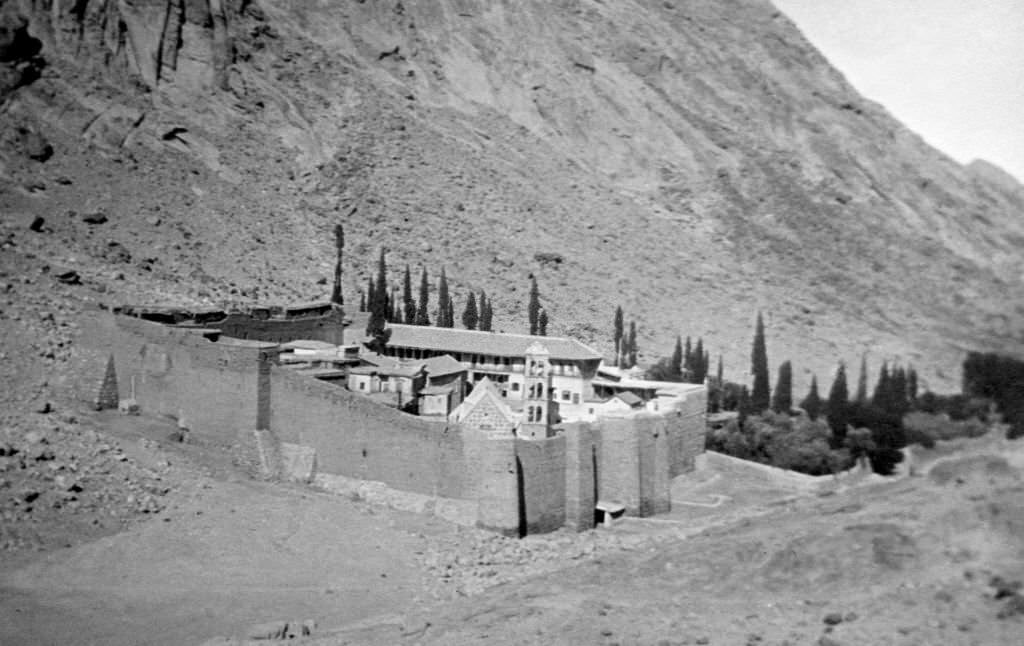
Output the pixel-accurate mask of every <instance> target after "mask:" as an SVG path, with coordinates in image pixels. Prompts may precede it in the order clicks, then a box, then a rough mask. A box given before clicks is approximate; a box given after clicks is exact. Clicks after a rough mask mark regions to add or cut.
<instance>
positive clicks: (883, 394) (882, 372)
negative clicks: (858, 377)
mask: <svg viewBox="0 0 1024 646" xmlns="http://www.w3.org/2000/svg"><path fill="white" fill-rule="evenodd" d="M891 391H892V385H891V384H890V380H889V364H888V363H887V362H885V361H883V362H882V367H881V369H879V371H878V381H877V382H875V392H874V394H873V395H872V396H871V403H872V404H873V405H874V406H875V407H876V408H880V409H882V410H891V409H892V400H891V398H890V396H889V395H890V392H891Z"/></svg>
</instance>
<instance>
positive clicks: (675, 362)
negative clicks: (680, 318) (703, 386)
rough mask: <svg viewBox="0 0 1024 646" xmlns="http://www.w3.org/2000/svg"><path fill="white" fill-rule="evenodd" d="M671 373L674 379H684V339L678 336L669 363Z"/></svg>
mask: <svg viewBox="0 0 1024 646" xmlns="http://www.w3.org/2000/svg"><path fill="white" fill-rule="evenodd" d="M669 369H670V370H671V373H670V374H671V375H672V377H673V378H674V379H677V380H679V381H682V380H683V339H682V337H680V336H677V337H676V347H675V348H673V350H672V362H671V363H670V364H669Z"/></svg>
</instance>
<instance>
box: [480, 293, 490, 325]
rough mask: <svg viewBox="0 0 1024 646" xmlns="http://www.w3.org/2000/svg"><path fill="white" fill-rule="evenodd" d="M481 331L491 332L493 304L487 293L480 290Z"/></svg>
mask: <svg viewBox="0 0 1024 646" xmlns="http://www.w3.org/2000/svg"><path fill="white" fill-rule="evenodd" d="M480 331H481V332H490V331H491V302H490V301H489V300H487V292H485V291H484V290H482V289H481V290H480Z"/></svg>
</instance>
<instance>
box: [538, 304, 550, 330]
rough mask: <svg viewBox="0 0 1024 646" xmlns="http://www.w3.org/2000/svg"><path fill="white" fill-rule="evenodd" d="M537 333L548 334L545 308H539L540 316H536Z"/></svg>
mask: <svg viewBox="0 0 1024 646" xmlns="http://www.w3.org/2000/svg"><path fill="white" fill-rule="evenodd" d="M537 335H538V336H547V335H548V311H547V310H545V309H541V311H540V316H538V317H537Z"/></svg>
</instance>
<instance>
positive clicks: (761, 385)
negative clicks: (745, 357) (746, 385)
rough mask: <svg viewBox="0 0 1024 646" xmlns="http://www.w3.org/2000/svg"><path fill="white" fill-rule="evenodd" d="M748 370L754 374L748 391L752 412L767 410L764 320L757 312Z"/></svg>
mask: <svg viewBox="0 0 1024 646" xmlns="http://www.w3.org/2000/svg"><path fill="white" fill-rule="evenodd" d="M750 372H751V374H752V375H754V388H753V390H752V392H751V393H750V406H751V409H752V410H753V411H754V413H755V414H756V413H760V412H761V411H764V410H767V409H768V407H769V406H770V405H771V386H770V385H769V384H768V380H769V379H771V377H770V376H769V374H768V350H767V348H766V347H765V342H764V320H763V319H762V318H761V313H760V312H758V313H757V326H756V327H755V329H754V345H753V349H752V350H751V353H750Z"/></svg>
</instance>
